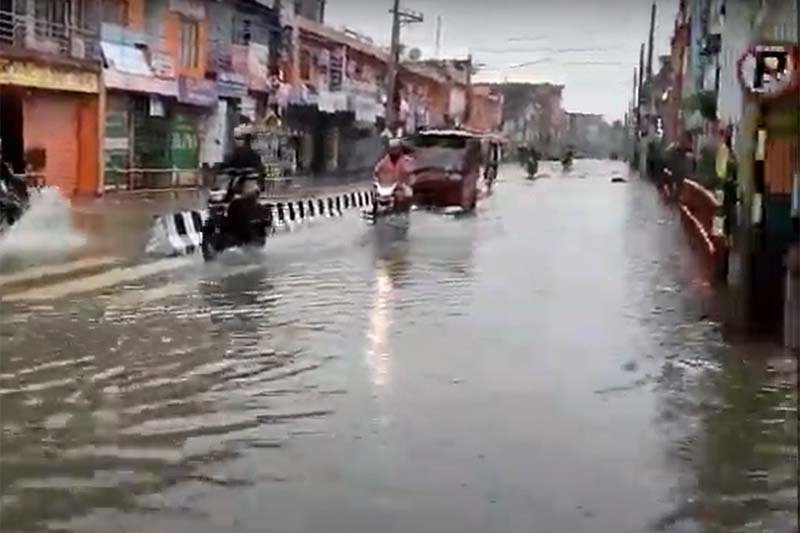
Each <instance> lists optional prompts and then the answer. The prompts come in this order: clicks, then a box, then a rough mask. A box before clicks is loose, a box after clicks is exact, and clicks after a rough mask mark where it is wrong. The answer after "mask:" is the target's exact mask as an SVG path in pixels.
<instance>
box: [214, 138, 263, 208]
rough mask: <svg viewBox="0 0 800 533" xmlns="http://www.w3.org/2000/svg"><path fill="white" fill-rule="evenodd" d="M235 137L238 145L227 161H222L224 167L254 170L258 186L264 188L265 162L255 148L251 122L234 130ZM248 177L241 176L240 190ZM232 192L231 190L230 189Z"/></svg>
mask: <svg viewBox="0 0 800 533" xmlns="http://www.w3.org/2000/svg"><path fill="white" fill-rule="evenodd" d="M233 137H234V139H235V140H236V141H237V144H236V147H235V148H234V149H233V151H232V152H231V153H230V154H228V157H226V158H225V161H223V163H222V168H223V169H225V170H232V171H238V172H242V173H244V172H248V171H249V172H252V173H254V174H256V175H257V176H258V177H257V180H258V188H259V189H261V190H262V191H263V190H264V188H265V187H264V185H265V183H264V178H265V175H266V169H265V168H264V163H262V162H261V156H259V155H258V153H257V152H256V151H255V150H253V129H252V127H251V126H250V125H249V124H242V125H240V126H237V127H236V129H235V130H233ZM246 180H247V177H245V176H240V177H239V178H238V180H237V181H238V183H237V184H236V189H237V190H239V189H241V188H242V186H243V185H244V182H245V181H246ZM229 193H230V191H229Z"/></svg>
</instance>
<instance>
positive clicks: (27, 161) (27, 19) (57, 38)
mask: <svg viewBox="0 0 800 533" xmlns="http://www.w3.org/2000/svg"><path fill="white" fill-rule="evenodd" d="M100 17H101V13H100V10H99V4H98V3H97V2H93V1H90V0H76V1H68V0H34V1H28V0H24V1H23V0H3V1H2V2H0V115H1V116H2V120H1V121H0V123H1V124H2V125H1V126H0V137H2V140H3V147H2V149H3V158H4V160H6V161H9V162H10V163H11V165H12V166H13V168H14V171H16V172H24V171H25V170H26V167H27V170H28V171H29V172H32V173H35V174H37V175H40V176H42V177H43V178H44V179H46V182H47V183H48V184H50V185H54V186H57V187H60V188H61V189H62V190H63V191H64V193H65V194H67V195H74V194H94V193H96V192H97V191H98V190H99V188H100V183H101V180H100V166H99V162H98V157H97V154H98V153H99V144H100V124H99V121H100V118H101V113H100V99H101V98H100V93H101V76H100V71H101V53H100ZM53 132H59V133H60V134H59V135H53Z"/></svg>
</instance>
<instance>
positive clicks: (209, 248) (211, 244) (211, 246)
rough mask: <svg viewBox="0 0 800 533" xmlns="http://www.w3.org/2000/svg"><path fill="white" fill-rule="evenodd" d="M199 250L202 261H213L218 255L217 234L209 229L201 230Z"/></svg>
mask: <svg viewBox="0 0 800 533" xmlns="http://www.w3.org/2000/svg"><path fill="white" fill-rule="evenodd" d="M200 250H201V251H202V252H203V259H204V260H206V261H213V260H214V259H215V258H216V257H217V254H218V253H219V251H218V249H217V233H216V232H214V231H213V229H211V228H207V229H204V230H203V240H202V242H201V243H200Z"/></svg>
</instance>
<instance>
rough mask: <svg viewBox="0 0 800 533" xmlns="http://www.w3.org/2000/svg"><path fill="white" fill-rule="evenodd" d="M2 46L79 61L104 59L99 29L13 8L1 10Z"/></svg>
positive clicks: (0, 34) (0, 35)
mask: <svg viewBox="0 0 800 533" xmlns="http://www.w3.org/2000/svg"><path fill="white" fill-rule="evenodd" d="M0 46H10V47H13V48H18V49H21V50H29V51H34V52H41V53H44V54H51V55H56V56H61V57H63V58H69V59H74V60H78V61H88V62H99V61H100V39H99V35H98V33H97V32H93V31H90V30H87V29H85V28H79V27H76V26H71V25H67V24H61V23H58V22H52V21H49V20H46V19H41V18H35V17H33V16H31V15H19V14H16V13H12V12H9V11H0Z"/></svg>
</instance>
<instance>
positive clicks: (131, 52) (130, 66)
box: [100, 42, 153, 76]
mask: <svg viewBox="0 0 800 533" xmlns="http://www.w3.org/2000/svg"><path fill="white" fill-rule="evenodd" d="M100 46H101V47H102V49H103V57H105V60H106V64H107V65H108V67H109V68H113V69H114V70H118V71H120V72H124V73H126V74H138V75H140V76H152V74H153V71H152V70H150V65H149V64H148V63H147V58H146V57H145V55H144V51H142V50H140V49H138V48H135V47H133V46H125V45H123V44H117V43H109V42H102V43H100Z"/></svg>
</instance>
